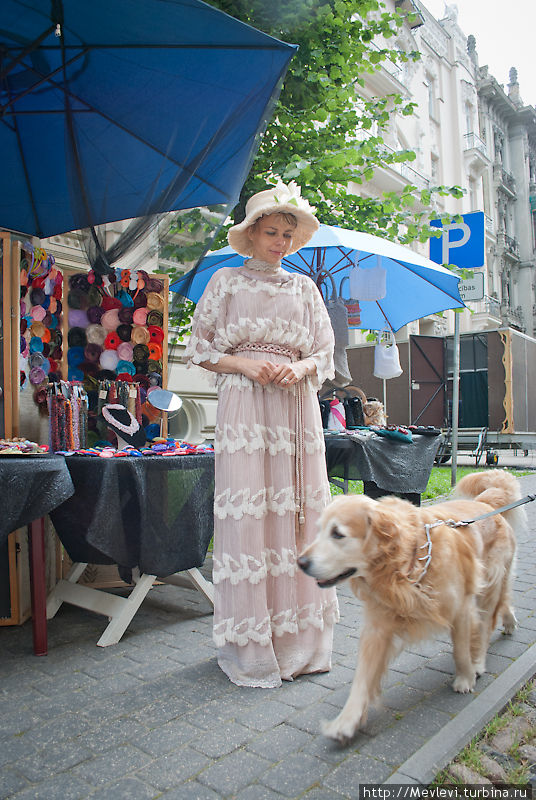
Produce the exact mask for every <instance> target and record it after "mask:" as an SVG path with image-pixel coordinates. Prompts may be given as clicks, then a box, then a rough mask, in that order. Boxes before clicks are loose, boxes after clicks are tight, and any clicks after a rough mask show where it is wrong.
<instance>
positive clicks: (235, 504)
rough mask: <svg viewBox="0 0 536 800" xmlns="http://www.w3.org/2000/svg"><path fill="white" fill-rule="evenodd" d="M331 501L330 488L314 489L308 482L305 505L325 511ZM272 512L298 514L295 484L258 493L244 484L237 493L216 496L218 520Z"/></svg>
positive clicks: (260, 517)
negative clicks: (296, 512)
mask: <svg viewBox="0 0 536 800" xmlns="http://www.w3.org/2000/svg"><path fill="white" fill-rule="evenodd" d="M328 502H329V487H327V486H324V485H322V486H320V487H317V488H316V489H313V488H312V487H311V486H310V485H309V484H308V485H307V486H306V487H305V507H306V508H311V509H312V510H313V511H318V512H319V513H320V512H321V511H323V510H324V508H325V507H326V505H327V503H328ZM269 511H273V512H274V513H276V514H277V515H278V516H280V517H282V516H283V514H286V513H288V512H289V511H290V512H292V513H295V511H296V500H295V489H294V486H287V487H285V488H283V489H278V490H277V491H276V490H275V489H274V487H273V486H266V487H263V488H262V489H259V491H258V492H252V491H251V489H249V488H248V487H245V488H244V489H239V490H238V491H237V492H234V493H233V492H232V489H226V490H225V491H224V492H221V493H220V494H218V495H215V497H214V515H215V516H216V517H218V519H227V517H233V519H236V520H238V519H242V517H243V516H245V515H246V514H247V515H248V516H252V517H255V519H262V518H263V517H265V516H266V514H267V513H268V512H269Z"/></svg>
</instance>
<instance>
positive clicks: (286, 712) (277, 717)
mask: <svg viewBox="0 0 536 800" xmlns="http://www.w3.org/2000/svg"><path fill="white" fill-rule="evenodd" d="M293 712H294V709H293V708H292V707H291V706H288V705H286V704H285V703H281V702H279V701H278V700H267V701H266V702H264V703H259V704H257V705H256V706H253V707H252V708H249V709H248V710H247V711H246V712H244V713H240V712H239V713H238V714H236V720H237V722H240V723H242V725H247V726H248V727H249V728H253V729H254V730H256V731H267V730H268V729H269V728H274V727H275V726H276V725H279V724H280V723H281V722H284V721H285V720H286V719H287V718H288V717H290V716H292V715H293Z"/></svg>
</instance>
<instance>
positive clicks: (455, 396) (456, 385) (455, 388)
mask: <svg viewBox="0 0 536 800" xmlns="http://www.w3.org/2000/svg"><path fill="white" fill-rule="evenodd" d="M459 403H460V315H459V314H458V313H457V312H456V311H454V364H453V375H452V435H451V448H452V466H451V474H450V485H451V486H456V472H457V466H458V419H459V414H458V410H459Z"/></svg>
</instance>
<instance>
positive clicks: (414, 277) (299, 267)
mask: <svg viewBox="0 0 536 800" xmlns="http://www.w3.org/2000/svg"><path fill="white" fill-rule="evenodd" d="M377 256H379V257H380V263H381V267H382V268H383V269H385V287H386V293H385V297H383V298H382V299H379V300H374V301H367V300H359V309H360V310H359V317H360V321H359V322H358V323H357V322H354V323H352V322H351V321H350V327H352V328H362V329H365V330H382V329H383V328H384V327H385V326H386V325H387V326H389V327H390V328H391V329H392V330H393V331H395V332H396V331H397V330H399V329H400V328H402V327H403V326H404V325H406V324H407V323H408V322H411V321H413V320H416V319H420V318H421V317H425V316H427V315H428V314H433V313H436V312H438V311H444V310H446V309H448V308H463V306H464V303H463V301H462V299H461V297H460V293H459V291H458V282H459V280H460V279H459V278H458V277H457V276H456V275H454V273H452V272H450V271H449V270H448V269H445V268H444V267H441V266H439V265H438V264H435V263H434V262H433V261H430V260H429V259H428V258H425V257H424V256H421V255H420V254H419V253H415V252H414V251H413V250H411V249H410V248H409V247H404V246H403V245H400V244H396V243H394V242H390V241H388V240H387V239H382V238H381V237H379V236H372V235H371V234H368V233H360V232H359V231H351V230H347V229H345V228H338V227H335V226H332V225H321V226H320V228H319V229H318V231H317V232H316V233H315V234H314V236H313V238H312V239H311V240H310V242H309V243H308V245H307V247H302V249H301V250H298V252H297V253H293V254H292V255H290V256H287V257H285V259H284V260H283V261H282V266H283V267H284V269H286V270H287V271H288V272H301V273H303V274H305V275H310V276H311V277H312V278H314V279H315V280H316V281H317V283H318V284H319V285H320V286H321V288H322V290H323V294H324V296H330V295H331V291H332V289H331V280H330V278H329V276H331V277H333V279H334V282H335V287H336V289H337V293H338V294H339V295H340V296H341V297H342V298H343V299H345V300H346V301H347V302H349V301H351V299H352V298H351V297H350V280H349V278H350V271H351V270H352V269H354V267H355V265H356V263H357V264H358V265H359V267H360V268H363V269H364V270H366V269H368V268H369V267H376V266H377ZM243 262H244V257H243V256H240V255H238V254H237V253H235V251H234V250H232V249H231V248H230V247H224V248H223V249H222V250H218V251H216V252H214V253H209V254H208V255H207V256H206V257H205V258H204V259H203V260H202V261H201V263H200V264H199V266H198V267H197V268H196V270H195V271H194V272H192V274H190V273H187V274H186V275H184V276H183V277H182V278H181V279H180V280H179V281H177V282H176V283H174V284H173V285H172V286H171V287H170V288H171V290H172V291H174V292H177V293H178V294H181V295H183V296H184V297H187V298H188V299H190V300H192V301H193V302H194V303H197V302H198V300H199V298H200V297H201V295H202V294H203V291H204V289H205V286H206V285H207V283H208V281H209V279H210V277H211V276H212V275H213V274H214V272H216V270H218V269H220V267H237V266H240V265H241V264H243Z"/></svg>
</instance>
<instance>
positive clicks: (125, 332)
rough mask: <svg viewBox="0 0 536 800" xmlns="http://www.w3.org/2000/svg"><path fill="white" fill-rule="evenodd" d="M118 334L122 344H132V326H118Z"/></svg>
mask: <svg viewBox="0 0 536 800" xmlns="http://www.w3.org/2000/svg"><path fill="white" fill-rule="evenodd" d="M116 333H117V335H118V336H119V338H120V339H121V341H122V342H130V337H131V335H132V325H126V324H124V323H123V324H121V325H118V326H117V331H116Z"/></svg>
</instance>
